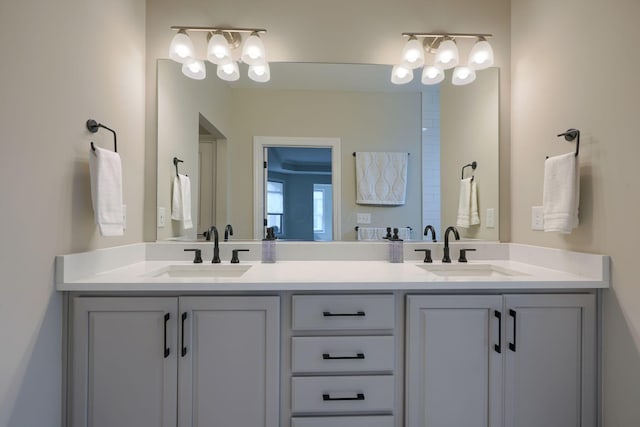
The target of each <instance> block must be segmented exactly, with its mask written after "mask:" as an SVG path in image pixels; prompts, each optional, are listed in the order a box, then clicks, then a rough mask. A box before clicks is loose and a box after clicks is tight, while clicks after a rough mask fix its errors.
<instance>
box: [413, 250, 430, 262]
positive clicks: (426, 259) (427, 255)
mask: <svg viewBox="0 0 640 427" xmlns="http://www.w3.org/2000/svg"><path fill="white" fill-rule="evenodd" d="M414 250H415V251H416V252H424V261H423V262H433V260H432V259H431V249H414Z"/></svg>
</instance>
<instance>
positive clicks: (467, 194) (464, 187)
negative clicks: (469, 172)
mask: <svg viewBox="0 0 640 427" xmlns="http://www.w3.org/2000/svg"><path fill="white" fill-rule="evenodd" d="M478 224H480V215H479V214H478V187H477V184H476V180H475V179H474V178H473V177H471V178H464V179H463V180H461V181H460V198H459V199H458V218H457V221H456V225H457V226H458V227H464V228H469V227H471V226H472V225H478Z"/></svg>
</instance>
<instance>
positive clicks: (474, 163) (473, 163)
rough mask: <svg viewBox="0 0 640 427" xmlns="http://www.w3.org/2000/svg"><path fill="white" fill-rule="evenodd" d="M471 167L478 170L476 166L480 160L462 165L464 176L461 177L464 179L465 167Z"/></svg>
mask: <svg viewBox="0 0 640 427" xmlns="http://www.w3.org/2000/svg"><path fill="white" fill-rule="evenodd" d="M469 167H470V168H471V169H473V170H476V168H477V167H478V162H476V161H475V160H474V161H473V162H471V163H469V164H466V165H464V166H463V167H462V177H461V179H464V169H465V168H469Z"/></svg>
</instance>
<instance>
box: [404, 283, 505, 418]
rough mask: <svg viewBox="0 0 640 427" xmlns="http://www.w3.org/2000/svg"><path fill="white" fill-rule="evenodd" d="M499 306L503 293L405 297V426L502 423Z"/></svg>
mask: <svg viewBox="0 0 640 427" xmlns="http://www.w3.org/2000/svg"><path fill="white" fill-rule="evenodd" d="M501 310H502V297H501V296H499V295H470V296H467V295H464V296H457V295H456V296H441V295H419V296H415V295H413V296H409V297H407V331H406V334H407V335H406V336H407V344H406V346H407V349H406V351H407V354H406V356H407V364H406V377H405V378H406V383H405V387H406V397H405V399H406V400H405V404H406V412H405V426H406V427H442V426H456V427H485V426H486V427H499V426H502V405H501V398H502V359H503V354H504V346H503V345H502V342H501V338H500V328H501V326H502V325H501V322H502V321H503V319H500V318H499V317H498V316H502V314H501ZM496 313H500V314H498V315H496Z"/></svg>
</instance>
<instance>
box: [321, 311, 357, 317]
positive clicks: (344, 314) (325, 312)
mask: <svg viewBox="0 0 640 427" xmlns="http://www.w3.org/2000/svg"><path fill="white" fill-rule="evenodd" d="M322 315H323V316H324V317H362V316H366V314H365V313H364V311H357V312H355V313H332V312H330V311H323V312H322Z"/></svg>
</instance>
